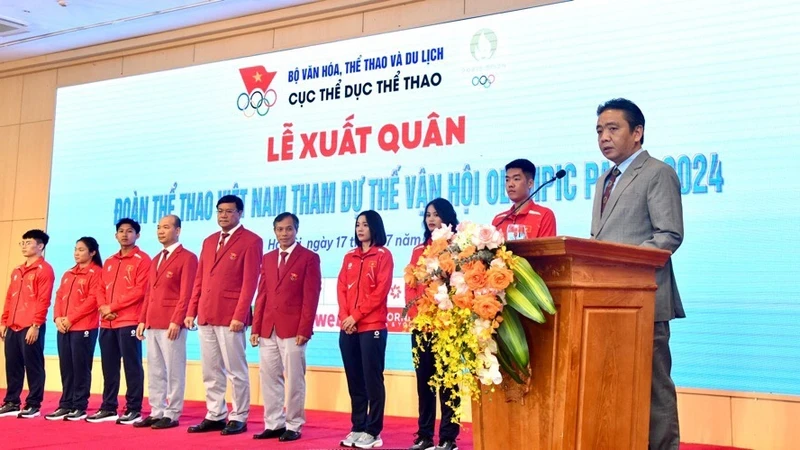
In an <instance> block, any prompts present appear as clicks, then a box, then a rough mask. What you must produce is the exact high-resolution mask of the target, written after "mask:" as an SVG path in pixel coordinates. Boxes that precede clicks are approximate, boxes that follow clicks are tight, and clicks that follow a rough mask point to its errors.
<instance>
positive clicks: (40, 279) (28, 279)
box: [0, 258, 55, 331]
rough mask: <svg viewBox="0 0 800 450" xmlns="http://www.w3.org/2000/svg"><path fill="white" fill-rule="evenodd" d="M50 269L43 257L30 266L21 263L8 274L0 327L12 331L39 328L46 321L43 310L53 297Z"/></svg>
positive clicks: (47, 306)
mask: <svg viewBox="0 0 800 450" xmlns="http://www.w3.org/2000/svg"><path fill="white" fill-rule="evenodd" d="M54 281H55V275H54V274H53V268H52V267H51V266H50V264H48V263H47V261H45V260H44V258H39V259H37V260H36V261H34V262H33V263H32V264H31V265H29V266H26V265H25V264H22V265H20V266H17V267H15V268H14V270H13V271H12V272H11V284H9V285H8V291H6V302H5V305H4V306H3V318H2V322H0V323H2V324H3V325H5V326H7V327H8V328H10V329H12V330H14V331H21V330H23V329H24V328H28V327H29V326H31V325H33V324H36V325H39V326H42V325H43V324H44V322H45V321H46V320H47V309H48V308H49V307H50V298H51V297H52V296H53V282H54Z"/></svg>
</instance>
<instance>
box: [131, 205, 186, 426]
mask: <svg viewBox="0 0 800 450" xmlns="http://www.w3.org/2000/svg"><path fill="white" fill-rule="evenodd" d="M156 234H157V236H158V242H160V243H161V245H163V246H164V249H163V250H161V253H159V254H158V256H156V257H155V259H154V260H153V263H152V264H150V276H149V278H148V285H147V287H148V289H147V294H145V297H144V305H142V313H141V315H140V316H139V327H138V328H137V329H136V335H137V337H138V338H139V340H144V339H145V335H144V334H145V330H147V338H148V339H147V375H148V377H147V378H148V383H147V387H148V388H149V391H150V395H149V400H150V416H149V417H147V418H146V419H144V420H143V421H141V422H139V423H135V424H133V426H134V427H135V428H145V427H148V428H152V429H154V430H161V429H167V428H174V427H177V426H178V418H179V417H180V416H181V412H182V411H183V391H184V386H185V385H186V328H184V327H183V320H184V319H185V318H186V309H187V308H188V307H189V299H190V298H191V295H192V285H193V284H194V277H195V274H196V273H197V256H196V255H195V254H194V253H192V252H190V251H189V250H186V249H185V248H183V246H182V245H181V243H180V242H178V238H179V236H180V234H181V219H180V218H179V217H178V216H175V215H168V216H165V217H163V218H162V219H161V220H160V221H159V222H158V228H157V230H156Z"/></svg>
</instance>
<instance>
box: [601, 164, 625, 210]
mask: <svg viewBox="0 0 800 450" xmlns="http://www.w3.org/2000/svg"><path fill="white" fill-rule="evenodd" d="M621 173H622V172H620V171H619V169H618V168H616V167H614V170H612V171H611V174H610V175H609V176H608V181H607V182H606V188H605V189H603V200H602V201H601V202H600V214H603V211H604V210H605V209H606V203H608V198H609V197H611V191H612V190H613V189H614V182H615V181H617V177H618V176H619V175H620V174H621Z"/></svg>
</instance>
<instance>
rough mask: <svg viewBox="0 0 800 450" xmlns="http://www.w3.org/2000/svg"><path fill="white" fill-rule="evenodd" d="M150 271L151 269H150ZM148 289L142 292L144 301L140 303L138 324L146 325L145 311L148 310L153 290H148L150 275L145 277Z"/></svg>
mask: <svg viewBox="0 0 800 450" xmlns="http://www.w3.org/2000/svg"><path fill="white" fill-rule="evenodd" d="M151 269H152V267H151ZM147 287H148V289H147V290H145V292H144V300H143V301H142V308H141V310H140V311H139V323H147V309H148V308H150V296H151V295H152V292H153V290H152V289H150V275H148V276H147Z"/></svg>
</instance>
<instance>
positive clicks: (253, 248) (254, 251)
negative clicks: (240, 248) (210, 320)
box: [233, 237, 264, 324]
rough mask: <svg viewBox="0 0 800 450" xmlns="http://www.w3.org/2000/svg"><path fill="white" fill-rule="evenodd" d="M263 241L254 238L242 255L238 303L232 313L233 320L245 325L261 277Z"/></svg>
mask: <svg viewBox="0 0 800 450" xmlns="http://www.w3.org/2000/svg"><path fill="white" fill-rule="evenodd" d="M263 251H264V241H263V240H262V239H261V238H260V237H259V238H256V239H255V240H254V241H253V243H252V244H250V246H249V247H248V248H247V250H246V251H245V253H244V274H243V276H242V290H241V292H240V293H239V301H238V302H237V303H236V309H235V310H234V312H233V319H234V320H238V321H239V322H242V323H244V324H247V319H248V318H249V317H250V308H251V306H252V304H253V297H254V296H255V295H256V289H257V288H258V279H259V276H260V275H261V258H262V257H263V256H264V254H263Z"/></svg>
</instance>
